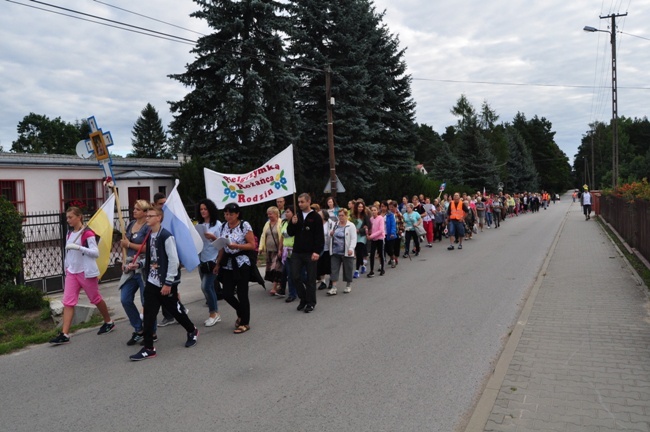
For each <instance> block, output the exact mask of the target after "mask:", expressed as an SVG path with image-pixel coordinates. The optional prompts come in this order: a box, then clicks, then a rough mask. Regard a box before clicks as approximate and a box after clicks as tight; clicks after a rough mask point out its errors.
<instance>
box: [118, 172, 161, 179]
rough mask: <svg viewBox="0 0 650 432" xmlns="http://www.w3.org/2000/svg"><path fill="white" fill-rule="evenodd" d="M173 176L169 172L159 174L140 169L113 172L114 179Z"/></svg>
mask: <svg viewBox="0 0 650 432" xmlns="http://www.w3.org/2000/svg"><path fill="white" fill-rule="evenodd" d="M167 178H169V179H170V178H173V176H172V175H171V174H161V173H155V172H150V171H142V170H133V171H124V172H121V173H119V174H115V180H129V179H137V180H141V179H167Z"/></svg>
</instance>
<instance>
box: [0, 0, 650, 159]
mask: <svg viewBox="0 0 650 432" xmlns="http://www.w3.org/2000/svg"><path fill="white" fill-rule="evenodd" d="M15 1H16V2H18V3H23V4H28V5H31V6H36V7H43V8H47V7H46V6H44V5H42V4H38V3H35V2H32V1H29V0H15ZM45 1H46V2H47V3H51V4H56V5H60V6H65V7H66V8H70V9H74V10H78V11H83V12H86V13H90V14H95V15H100V16H102V17H106V18H110V19H113V20H116V21H122V22H127V23H130V24H134V25H138V26H141V27H146V28H150V29H154V30H157V31H160V32H164V33H169V34H173V35H175V36H181V37H185V38H188V39H192V40H195V39H196V38H197V37H198V36H199V35H197V34H196V33H192V32H189V31H186V30H183V29H180V28H177V27H171V26H169V25H166V24H162V23H159V22H154V21H151V20H148V19H146V18H144V17H140V16H136V15H132V14H129V13H127V12H124V11H120V10H119V9H116V8H114V7H111V6H117V7H120V8H124V9H128V10H130V11H135V12H138V13H140V14H143V15H147V16H150V17H154V18H156V19H159V20H162V21H166V22H169V23H172V24H174V25H177V26H180V27H183V28H187V29H191V30H194V31H198V32H201V33H207V32H209V28H208V27H207V26H206V25H205V23H204V22H202V21H198V20H196V19H193V18H190V17H189V14H190V13H191V12H192V11H194V10H195V9H196V4H195V3H194V2H192V1H190V0H138V1H131V0H129V1H127V0H105V1H104V0H102V2H99V1H94V0H66V1H62V0H45ZM106 3H107V4H109V5H111V6H109V5H107V4H106ZM375 5H376V7H377V10H380V11H381V10H385V11H386V16H385V22H386V23H387V25H388V26H389V28H390V29H391V31H392V32H393V33H394V34H396V35H398V36H399V39H400V41H401V46H402V47H404V48H406V49H407V50H406V55H405V59H406V62H407V64H408V73H409V74H411V76H412V77H413V85H412V89H413V98H414V100H415V102H416V103H417V111H416V115H417V121H418V122H419V123H426V124H428V125H431V126H432V127H433V128H434V129H435V130H436V131H438V132H439V133H442V132H444V129H445V127H446V126H449V125H452V124H455V122H456V119H455V118H454V117H453V116H452V115H451V114H450V112H449V111H450V109H451V107H452V106H453V105H454V104H455V102H456V101H457V99H458V98H459V96H460V95H461V94H465V95H466V96H467V98H468V99H469V100H470V102H472V103H473V105H474V106H475V107H476V108H477V109H479V108H480V106H481V104H482V102H483V101H484V100H487V102H488V103H489V104H490V105H491V107H492V108H493V109H494V110H495V111H496V112H497V114H498V115H499V116H500V121H510V120H512V118H513V117H514V115H515V114H516V113H517V112H518V111H520V112H523V113H524V114H525V115H526V117H527V118H532V117H533V116H535V115H537V116H539V117H545V118H546V119H548V120H549V121H550V122H551V123H552V124H553V130H554V131H555V132H556V136H555V141H556V142H557V143H558V145H559V146H560V148H561V149H562V150H563V151H564V152H565V153H566V154H567V156H568V157H569V159H570V161H571V162H573V156H574V155H575V153H576V151H577V148H578V145H579V143H580V139H581V137H582V135H583V134H584V133H585V132H586V131H587V129H588V128H589V126H588V125H589V123H590V122H592V121H594V120H601V121H606V122H607V121H609V120H610V118H611V63H610V62H611V54H610V53H611V47H610V43H609V38H610V36H609V33H605V32H598V33H587V32H584V31H583V30H582V28H583V27H584V26H585V25H589V26H593V27H596V28H599V29H602V30H609V24H610V20H609V19H599V16H600V15H603V16H604V15H609V14H610V13H625V12H628V13H629V15H628V16H627V17H622V18H618V19H617V24H618V30H619V32H621V31H622V32H623V33H618V34H617V38H618V41H619V43H618V44H617V50H618V112H619V116H627V117H644V116H647V115H648V106H649V104H648V101H649V100H650V90H649V89H650V83H649V82H648V76H649V71H650V56H649V55H648V52H650V28H649V27H648V23H649V22H650V0H644V1H639V0H635V1H631V0H627V1H623V2H611V1H605V0H599V1H596V0H572V1H566V0H543V1H542V0H538V1H524V0H510V1H505V0H490V1H483V0H456V1H454V2H444V1H432V0H375ZM48 9H49V8H48ZM50 10H51V9H50ZM59 12H61V13H68V14H69V12H65V11H61V10H59ZM77 16H78V15H77ZM643 23H645V24H643ZM631 35H634V36H631ZM191 48H192V46H191V45H186V44H181V43H176V42H171V41H168V40H162V39H157V38H153V37H149V36H144V35H139V34H135V33H130V32H125V31H122V30H117V29H115V28H110V27H106V26H102V25H97V24H93V23H89V22H86V21H81V20H78V19H74V18H70V17H67V16H61V15H56V14H52V13H49V12H44V11H42V10H37V9H33V8H30V7H25V6H21V5H18V4H16V3H14V2H13V0H12V2H10V1H6V0H5V1H2V2H0V102H1V103H0V145H2V146H3V147H4V149H5V151H7V150H9V149H10V148H11V143H12V141H14V140H15V139H16V138H17V132H16V126H17V124H18V123H19V122H20V121H21V120H22V119H23V117H25V116H26V115H27V114H29V113H30V112H34V113H37V114H43V115H46V116H48V117H50V118H55V117H61V118H62V119H63V120H65V121H68V122H74V121H75V120H76V119H83V118H86V117H89V116H91V115H94V116H95V117H96V119H97V122H98V125H99V127H101V128H102V129H103V130H104V131H110V132H111V133H112V135H113V140H114V141H115V143H116V144H115V146H114V149H113V150H112V151H113V152H115V153H117V154H122V155H125V154H126V153H128V152H129V151H130V150H131V130H132V128H133V124H134V122H135V121H136V120H137V118H138V117H139V115H140V111H141V110H142V109H143V108H144V106H145V105H146V104H147V103H148V102H149V103H151V104H152V105H153V106H154V107H155V108H156V109H157V110H158V111H159V113H160V116H161V118H162V120H163V125H164V126H165V127H166V126H167V125H168V124H169V122H170V121H171V119H172V117H171V113H170V112H169V106H168V104H167V101H170V100H180V99H181V98H182V97H183V96H184V95H185V94H186V93H187V91H188V89H186V88H184V87H183V86H182V85H180V84H179V83H178V82H176V81H174V80H171V79H169V78H167V75H168V74H171V73H182V72H184V71H185V65H186V64H187V63H191V62H192V61H193V56H192V55H191V54H190V52H189V51H190V49H191ZM334 116H335V118H336V112H335V113H334Z"/></svg>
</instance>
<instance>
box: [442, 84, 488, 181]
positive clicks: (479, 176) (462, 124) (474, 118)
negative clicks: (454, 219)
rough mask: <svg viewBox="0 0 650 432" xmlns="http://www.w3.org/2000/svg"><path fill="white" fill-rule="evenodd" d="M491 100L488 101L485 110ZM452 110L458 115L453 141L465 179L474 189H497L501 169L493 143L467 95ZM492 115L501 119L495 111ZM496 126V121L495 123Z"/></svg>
mask: <svg viewBox="0 0 650 432" xmlns="http://www.w3.org/2000/svg"><path fill="white" fill-rule="evenodd" d="M486 107H488V108H489V106H488V105H487V103H485V104H484V111H485V110H486ZM451 113H452V114H453V115H455V116H456V117H458V120H457V124H456V134H455V135H454V141H453V143H452V145H453V147H452V148H453V149H454V153H455V154H456V156H457V157H458V158H459V159H460V160H461V161H462V164H461V168H460V169H461V180H462V182H463V183H464V184H467V185H468V186H471V187H472V188H473V189H477V190H479V189H482V188H484V187H485V188H487V189H491V190H495V189H496V187H497V184H498V183H499V173H498V170H497V166H496V158H495V156H494V153H493V151H492V146H491V144H490V142H489V140H488V139H487V138H486V134H487V133H488V132H487V131H484V130H483V129H482V127H481V122H480V121H479V116H478V115H477V114H476V110H475V109H474V107H473V106H472V104H471V102H470V101H469V100H468V99H467V97H466V96H465V95H461V96H460V98H458V100H457V101H456V105H455V106H454V107H453V108H452V109H451ZM491 115H492V118H493V119H495V121H496V119H498V116H497V115H496V113H493V112H492V114H491ZM492 126H493V123H492Z"/></svg>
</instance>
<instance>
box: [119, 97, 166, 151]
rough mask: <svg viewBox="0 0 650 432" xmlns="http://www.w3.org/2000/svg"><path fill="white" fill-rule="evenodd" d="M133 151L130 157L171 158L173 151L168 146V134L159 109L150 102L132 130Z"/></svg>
mask: <svg viewBox="0 0 650 432" xmlns="http://www.w3.org/2000/svg"><path fill="white" fill-rule="evenodd" d="M131 134H132V135H133V138H131V145H132V146H133V152H132V153H129V155H128V157H136V158H152V159H169V158H170V157H171V153H170V152H169V149H168V146H167V135H166V134H165V130H164V129H163V126H162V121H161V120H160V116H159V115H158V111H156V108H154V107H153V105H151V104H150V103H147V105H146V106H145V107H144V108H143V109H142V111H141V112H140V117H138V119H137V120H136V122H135V124H134V125H133V130H132V131H131Z"/></svg>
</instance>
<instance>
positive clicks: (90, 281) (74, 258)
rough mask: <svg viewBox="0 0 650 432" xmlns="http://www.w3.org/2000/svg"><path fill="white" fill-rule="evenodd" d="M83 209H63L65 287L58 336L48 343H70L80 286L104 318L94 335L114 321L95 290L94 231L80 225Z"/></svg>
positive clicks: (95, 251)
mask: <svg viewBox="0 0 650 432" xmlns="http://www.w3.org/2000/svg"><path fill="white" fill-rule="evenodd" d="M83 217H84V215H83V212H82V211H81V209H80V208H79V207H70V208H68V210H67V211H66V221H67V222H68V225H70V227H71V228H72V231H70V232H68V235H67V237H66V245H65V251H66V253H65V263H64V265H65V286H64V288H63V327H62V329H61V330H62V331H61V332H60V333H59V335H58V336H57V337H55V338H53V339H51V340H50V343H51V344H52V345H61V344H67V343H69V342H70V327H71V326H72V318H73V317H74V307H75V306H76V305H77V302H78V301H79V293H80V292H81V290H82V289H83V290H84V291H85V292H86V295H87V296H88V299H89V300H90V303H91V304H94V305H95V306H97V309H98V310H99V312H100V313H101V314H102V317H103V318H104V324H103V325H102V326H101V328H100V329H99V332H97V334H98V335H102V334H106V333H110V332H111V331H113V328H115V323H113V320H112V319H111V316H110V314H109V313H108V307H107V306H106V302H105V301H104V299H103V298H102V296H101V294H100V293H99V273H100V272H99V268H98V267H97V262H96V261H95V260H96V259H97V258H98V257H99V249H98V248H97V240H96V238H95V233H94V232H93V231H92V230H91V229H90V228H87V227H85V226H84V221H83Z"/></svg>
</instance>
